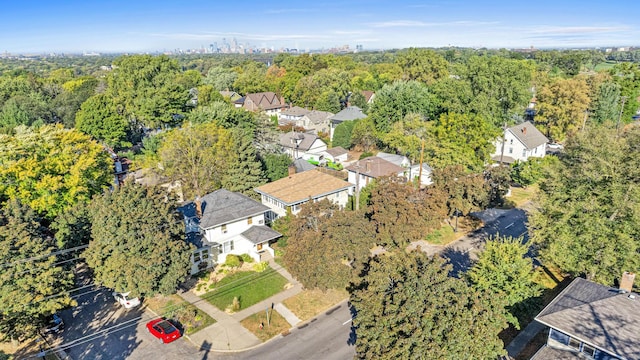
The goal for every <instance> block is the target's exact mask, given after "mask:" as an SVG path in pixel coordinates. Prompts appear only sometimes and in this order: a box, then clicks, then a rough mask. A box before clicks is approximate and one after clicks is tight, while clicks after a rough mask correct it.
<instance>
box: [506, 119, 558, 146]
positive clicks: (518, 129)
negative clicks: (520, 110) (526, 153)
mask: <svg viewBox="0 0 640 360" xmlns="http://www.w3.org/2000/svg"><path fill="white" fill-rule="evenodd" d="M508 130H509V131H511V133H512V134H513V135H514V136H515V137H516V138H518V140H520V141H521V142H522V143H523V144H524V145H525V146H526V147H527V149H533V148H536V147H538V146H540V145H542V144H546V143H548V142H549V139H547V137H546V136H544V134H543V133H541V132H540V130H538V129H537V128H536V127H535V126H534V125H533V124H532V123H531V122H529V121H525V122H523V123H522V124H518V125H515V126H512V127H510V128H509V129H508Z"/></svg>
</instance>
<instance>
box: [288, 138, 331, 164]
mask: <svg viewBox="0 0 640 360" xmlns="http://www.w3.org/2000/svg"><path fill="white" fill-rule="evenodd" d="M280 145H282V147H283V148H284V151H285V152H286V153H287V154H288V155H289V156H290V157H291V158H292V159H293V160H295V159H298V158H305V159H311V158H313V159H316V161H317V160H319V159H317V158H318V157H319V155H320V153H321V152H323V151H325V150H327V144H326V143H325V142H324V141H322V139H320V138H319V137H318V135H316V134H311V133H301V132H297V131H290V132H288V133H284V134H282V135H280Z"/></svg>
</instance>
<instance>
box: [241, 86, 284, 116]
mask: <svg viewBox="0 0 640 360" xmlns="http://www.w3.org/2000/svg"><path fill="white" fill-rule="evenodd" d="M233 103H234V105H235V106H236V107H242V108H245V109H246V110H249V111H264V112H265V113H267V115H277V114H279V113H280V112H281V111H282V110H283V109H286V108H287V104H285V102H284V101H283V99H280V98H278V96H277V95H276V94H275V93H273V92H271V91H269V92H261V93H254V94H247V95H246V96H244V97H241V98H240V99H238V100H236V101H234V102H233Z"/></svg>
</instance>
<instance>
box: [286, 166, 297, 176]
mask: <svg viewBox="0 0 640 360" xmlns="http://www.w3.org/2000/svg"><path fill="white" fill-rule="evenodd" d="M288 169H289V176H291V175H293V174H295V173H296V166H295V165H293V164H291V165H289V168H288Z"/></svg>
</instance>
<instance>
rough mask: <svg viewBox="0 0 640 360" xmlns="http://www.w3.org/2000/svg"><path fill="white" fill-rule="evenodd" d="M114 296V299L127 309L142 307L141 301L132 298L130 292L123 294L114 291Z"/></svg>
mask: <svg viewBox="0 0 640 360" xmlns="http://www.w3.org/2000/svg"><path fill="white" fill-rule="evenodd" d="M112 295H113V298H114V299H116V301H117V302H119V303H120V305H122V306H124V308H125V309H131V308H132V307H136V306H138V305H140V299H138V298H137V297H136V298H130V297H129V292H124V293H121V292H117V291H114V292H113V293H112Z"/></svg>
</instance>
